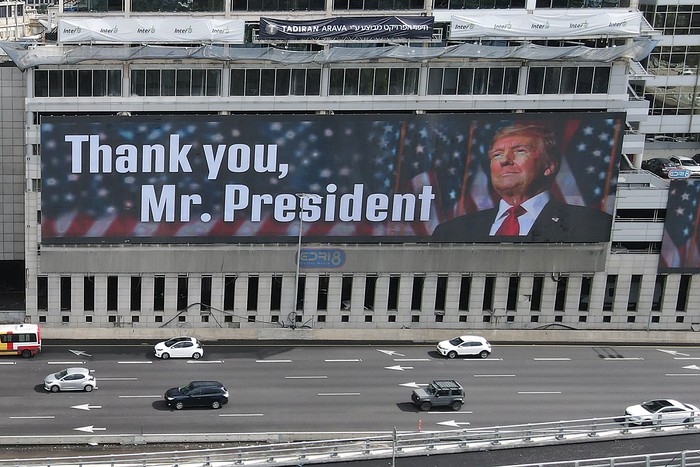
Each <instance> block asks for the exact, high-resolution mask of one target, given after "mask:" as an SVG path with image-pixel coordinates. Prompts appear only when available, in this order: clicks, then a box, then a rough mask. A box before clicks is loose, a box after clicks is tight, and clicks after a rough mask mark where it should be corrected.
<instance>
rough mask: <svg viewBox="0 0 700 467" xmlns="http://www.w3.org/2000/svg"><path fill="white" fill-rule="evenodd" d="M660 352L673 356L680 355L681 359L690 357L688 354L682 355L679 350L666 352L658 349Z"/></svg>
mask: <svg viewBox="0 0 700 467" xmlns="http://www.w3.org/2000/svg"><path fill="white" fill-rule="evenodd" d="M656 350H658V351H659V352H664V353H667V354H670V355H673V356H677V355H680V356H681V357H688V356H689V355H688V354H687V353H680V352H678V351H677V350H664V349H656Z"/></svg>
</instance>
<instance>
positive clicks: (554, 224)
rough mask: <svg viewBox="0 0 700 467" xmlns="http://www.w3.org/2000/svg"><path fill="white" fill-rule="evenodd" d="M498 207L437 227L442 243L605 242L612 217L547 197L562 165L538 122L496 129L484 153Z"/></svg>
mask: <svg viewBox="0 0 700 467" xmlns="http://www.w3.org/2000/svg"><path fill="white" fill-rule="evenodd" d="M488 156H489V161H490V165H489V167H490V172H491V185H492V187H493V190H494V191H495V192H496V193H497V194H498V195H499V196H500V197H501V201H500V202H499V204H498V206H497V207H495V208H492V209H486V210H483V211H478V212H475V213H471V214H467V215H464V216H460V217H457V218H455V219H452V220H450V221H447V222H445V223H443V224H440V225H439V226H437V228H436V229H435V231H434V232H433V236H432V238H433V240H435V241H443V242H450V241H452V242H502V241H505V242H565V243H568V242H606V241H608V240H609V239H610V228H611V226H612V216H611V215H610V214H607V213H604V212H601V211H598V210H596V209H592V208H586V207H583V206H574V205H570V204H563V203H560V202H558V201H556V200H555V199H553V197H552V195H551V194H550V193H549V191H548V189H549V187H550V186H551V184H552V182H553V181H554V179H555V177H556V176H557V173H558V172H559V166H560V163H561V153H560V152H559V151H558V149H557V142H556V139H555V137H554V132H553V131H552V130H551V129H550V128H548V127H547V126H545V125H542V124H539V123H516V124H514V125H512V126H508V127H505V128H501V129H500V130H499V131H498V132H497V133H496V135H495V136H494V138H493V144H492V146H491V149H490V150H489V153H488Z"/></svg>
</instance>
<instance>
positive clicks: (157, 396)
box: [119, 394, 162, 399]
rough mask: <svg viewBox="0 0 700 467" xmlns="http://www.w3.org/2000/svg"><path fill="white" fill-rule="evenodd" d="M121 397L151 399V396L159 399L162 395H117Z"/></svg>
mask: <svg viewBox="0 0 700 467" xmlns="http://www.w3.org/2000/svg"><path fill="white" fill-rule="evenodd" d="M119 397H120V398H121V399H153V398H158V399H160V398H161V397H162V396H161V395H160V394H155V395H152V396H119Z"/></svg>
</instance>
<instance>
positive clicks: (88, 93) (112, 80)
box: [34, 69, 122, 97]
mask: <svg viewBox="0 0 700 467" xmlns="http://www.w3.org/2000/svg"><path fill="white" fill-rule="evenodd" d="M121 95H122V70H121V69H112V70H85V69H83V70H35V71H34V97H76V96H77V97H106V96H109V97H114V96H121Z"/></svg>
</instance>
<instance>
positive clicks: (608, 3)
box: [63, 0, 630, 13]
mask: <svg viewBox="0 0 700 467" xmlns="http://www.w3.org/2000/svg"><path fill="white" fill-rule="evenodd" d="M127 1H129V3H130V10H131V11H132V12H139V13H142V12H143V13H145V12H153V13H155V12H219V13H221V12H223V11H224V8H225V4H224V0H187V1H180V0H178V1H176V0H165V1H163V0H64V3H63V11H66V12H100V11H102V12H106V11H113V12H118V11H119V12H120V11H125V6H126V3H127ZM329 3H330V1H329ZM432 3H433V5H432V9H450V10H464V9H484V8H489V9H494V8H497V9H508V8H525V0H435V1H434V2H432ZM332 5H333V10H370V11H373V10H382V11H392V10H397V11H406V10H425V8H426V4H425V1H423V0H332ZM629 5H630V1H629V0H537V4H536V7H537V8H616V7H629ZM326 10H327V8H326V0H231V11H326Z"/></svg>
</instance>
